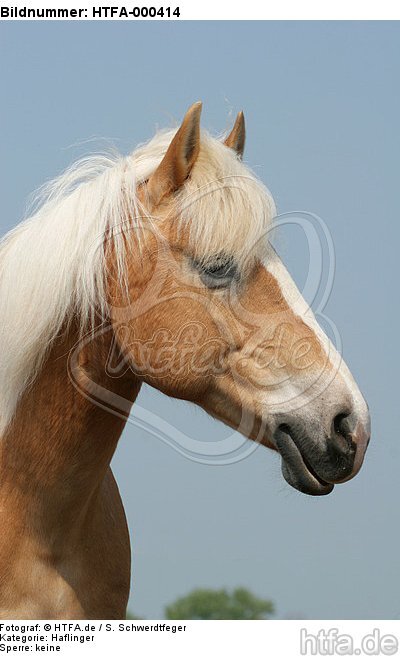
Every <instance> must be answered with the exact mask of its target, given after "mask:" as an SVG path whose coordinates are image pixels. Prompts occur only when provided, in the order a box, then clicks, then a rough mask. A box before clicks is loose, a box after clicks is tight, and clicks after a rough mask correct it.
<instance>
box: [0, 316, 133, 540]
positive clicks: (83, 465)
mask: <svg viewBox="0 0 400 656" xmlns="http://www.w3.org/2000/svg"><path fill="white" fill-rule="evenodd" d="M111 340H112V332H111V331H108V333H107V334H105V335H104V334H103V335H102V336H100V337H97V338H95V339H93V340H92V341H91V342H90V343H89V344H87V345H86V346H85V347H84V348H83V349H82V350H81V352H80V354H79V358H78V367H79V372H78V373H79V375H81V376H82V377H83V378H85V379H87V380H91V381H93V383H94V384H97V385H99V386H101V388H102V389H107V390H108V391H109V393H111V394H112V393H114V394H117V395H119V396H120V397H123V398H124V399H126V400H127V401H126V403H125V410H126V415H125V416H116V415H115V414H113V413H111V412H109V411H108V410H107V409H103V408H102V407H99V406H98V405H96V404H94V403H93V402H92V401H91V400H88V398H86V397H85V396H84V395H82V393H81V392H80V391H78V389H76V387H75V386H74V385H73V384H72V382H71V380H70V378H69V375H68V354H69V352H70V351H71V349H72V348H73V347H74V346H75V344H76V343H77V341H78V331H77V328H76V327H75V328H74V327H72V328H70V329H68V330H67V331H65V334H63V336H62V337H59V338H57V340H56V341H55V343H54V345H53V347H52V348H51V350H50V352H49V354H48V357H47V359H46V362H45V364H44V366H43V368H42V370H41V372H40V374H39V375H38V376H37V378H36V379H35V381H34V383H33V384H32V385H31V386H30V387H29V388H28V389H27V391H26V392H25V394H24V395H23V397H22V399H21V401H20V403H19V405H18V408H17V412H16V415H15V417H14V419H13V420H12V422H11V424H10V426H9V427H8V428H7V429H6V432H5V434H4V435H3V437H2V438H1V439H0V449H1V452H0V453H1V458H0V468H1V469H0V481H1V483H0V502H1V503H0V505H3V507H4V505H5V504H6V505H7V504H11V508H12V513H13V517H16V515H19V516H20V519H21V525H23V526H25V527H26V526H27V524H29V525H30V529H31V530H34V531H35V532H36V533H38V534H40V535H46V534H48V535H51V536H52V539H56V538H55V536H56V535H57V533H58V532H59V531H60V530H62V532H63V534H64V535H65V532H66V531H67V530H69V529H70V530H72V527H73V530H74V531H75V530H77V529H78V530H79V524H80V522H84V521H85V518H86V517H87V515H88V513H90V511H91V510H93V504H95V503H96V498H97V496H98V493H99V491H100V489H101V486H102V483H103V481H104V477H105V475H106V473H107V470H108V467H109V464H110V461H111V458H112V456H113V453H114V451H115V448H116V446H117V442H118V439H119V437H120V435H121V432H122V430H123V428H124V425H125V422H126V418H127V413H129V409H130V406H131V404H132V403H133V401H134V400H135V398H136V396H137V394H138V392H139V388H140V383H138V381H137V380H136V379H134V378H133V376H132V375H130V374H129V372H128V373H126V374H124V376H123V377H121V378H110V377H109V376H108V375H107V373H106V371H105V362H106V361H107V358H106V354H107V352H108V351H109V349H110V346H111Z"/></svg>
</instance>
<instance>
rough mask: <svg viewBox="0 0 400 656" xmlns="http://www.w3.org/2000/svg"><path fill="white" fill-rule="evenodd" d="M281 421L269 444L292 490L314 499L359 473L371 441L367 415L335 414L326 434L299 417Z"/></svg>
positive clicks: (353, 413)
mask: <svg viewBox="0 0 400 656" xmlns="http://www.w3.org/2000/svg"><path fill="white" fill-rule="evenodd" d="M280 419H282V421H281V422H280V423H279V424H278V426H277V428H276V429H275V431H274V433H273V436H272V441H273V443H274V444H275V446H276V448H277V450H278V451H279V453H280V455H281V457H282V474H283V476H284V478H285V480H286V481H287V482H288V483H289V485H291V486H292V487H294V488H295V489H297V490H299V491H300V492H303V493H304V494H310V495H313V496H319V495H324V494H329V493H330V492H332V490H333V488H334V485H335V484H336V483H344V482H346V481H348V480H350V479H351V478H353V477H354V476H355V475H356V474H357V473H358V471H359V470H360V468H361V465H362V463H363V460H364V456H365V452H366V449H367V447H368V443H369V439H370V419H369V415H366V416H364V417H363V418H361V417H359V416H357V414H356V413H355V412H352V413H345V412H343V413H339V414H336V415H335V417H334V418H333V419H332V421H331V422H330V429H329V431H321V430H320V429H319V430H318V428H317V426H316V424H313V423H311V425H307V422H305V421H302V420H301V418H296V419H294V418H293V417H292V418H291V420H287V421H285V419H284V418H283V417H281V418H280Z"/></svg>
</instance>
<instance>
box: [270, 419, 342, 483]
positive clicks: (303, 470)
mask: <svg viewBox="0 0 400 656" xmlns="http://www.w3.org/2000/svg"><path fill="white" fill-rule="evenodd" d="M275 440H276V446H277V449H278V451H279V453H280V455H281V457H282V474H283V477H284V479H285V480H286V482H287V483H289V485H291V486H292V487H294V488H295V489H296V490H298V491H299V492H303V494H309V495H310V496H323V495H326V494H330V493H331V492H332V490H333V488H334V485H333V483H328V482H327V481H324V480H323V479H322V478H321V477H320V476H318V474H317V473H316V472H315V471H314V470H313V469H312V467H311V465H310V464H309V463H308V462H307V461H306V459H305V458H304V457H303V455H302V454H301V452H300V450H299V449H298V448H297V446H296V445H295V443H294V442H293V440H291V438H290V437H289V435H287V434H286V433H284V432H279V434H278V435H276V438H275Z"/></svg>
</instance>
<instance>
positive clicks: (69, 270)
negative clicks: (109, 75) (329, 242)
mask: <svg viewBox="0 0 400 656" xmlns="http://www.w3.org/2000/svg"><path fill="white" fill-rule="evenodd" d="M200 113H201V103H195V104H194V105H193V106H192V107H190V109H189V110H188V112H187V113H186V115H185V117H184V120H183V122H182V124H181V125H180V127H179V129H177V130H167V131H161V132H159V133H157V134H156V136H155V137H154V138H153V139H152V140H151V141H150V142H149V143H147V144H145V145H142V146H140V147H138V148H137V149H136V150H135V151H134V152H133V153H132V154H131V155H129V156H128V157H120V156H106V155H97V156H92V157H87V158H86V159H84V160H82V161H80V162H78V163H77V164H75V165H73V166H72V167H71V168H70V169H68V170H67V171H66V172H65V173H63V174H62V175H61V176H60V177H59V178H57V179H56V180H55V181H53V182H51V183H49V184H48V185H47V186H45V188H44V189H42V194H41V199H40V203H39V205H37V206H36V207H35V208H34V209H33V210H32V212H31V214H30V215H29V216H28V217H27V218H26V219H25V220H24V221H23V222H22V223H21V224H19V225H18V226H17V227H16V228H15V229H14V230H12V231H11V232H10V233H8V234H7V235H6V236H5V238H4V239H3V241H2V243H1V246H0V316H1V325H0V351H1V360H0V434H1V438H0V454H1V457H0V509H1V519H2V521H1V534H0V618H3V619H7V618H9V619H11V618H12V619H49V618H54V619H84V618H85V619H86V618H89V619H122V618H124V617H125V612H126V605H127V601H128V594H129V586H130V564H131V555H130V542H129V535H128V529H127V523H126V519H125V514H124V510H123V506H122V503H121V499H120V495H119V492H118V488H117V484H116V482H115V480H114V477H113V474H112V472H111V469H110V461H111V458H112V456H113V454H114V451H115V449H116V446H117V443H118V440H119V437H120V435H121V433H122V431H123V429H124V426H125V423H126V420H127V417H128V415H129V412H130V408H131V405H132V403H133V402H134V401H135V399H136V397H137V395H138V392H139V389H140V387H141V384H142V383H143V382H144V383H148V384H149V385H151V386H153V387H155V388H157V389H158V390H161V391H162V392H164V393H165V394H167V395H169V396H171V397H175V398H178V399H184V400H188V401H192V402H193V403H195V404H197V405H198V406H201V407H202V408H204V409H205V410H206V412H208V413H209V414H210V415H212V416H213V417H215V418H217V419H219V420H221V421H222V422H224V423H226V424H227V425H229V426H230V427H232V428H233V429H238V430H239V431H240V432H241V433H243V434H244V435H245V436H246V437H247V438H249V440H253V441H255V442H259V443H260V444H262V445H264V446H266V447H268V448H270V449H272V450H274V451H277V452H279V454H280V456H281V458H282V471H283V475H284V477H285V479H286V480H287V481H288V483H290V485H292V486H293V487H294V488H296V489H297V490H300V491H301V492H304V493H306V494H310V495H324V494H328V493H330V492H331V491H332V489H333V487H334V485H335V484H336V483H343V482H344V481H347V480H349V479H350V478H352V477H353V476H354V475H355V474H356V473H357V472H358V471H359V469H360V467H361V464H362V462H363V458H364V454H365V451H366V448H367V444H368V441H369V433H370V429H369V415H368V410H367V405H366V403H365V401H364V399H363V397H362V395H361V393H360V392H359V390H358V388H357V386H356V384H355V382H354V380H353V378H352V376H351V374H350V372H349V370H348V369H347V367H346V365H345V364H344V362H343V361H342V359H341V357H340V355H339V354H338V352H337V351H336V350H335V348H334V347H333V345H332V344H331V342H330V340H329V339H328V337H327V336H326V335H325V333H324V332H323V331H322V330H321V329H320V328H319V326H318V324H317V322H316V320H315V319H314V317H313V315H312V312H311V311H310V310H309V308H308V307H307V305H306V303H305V301H304V300H303V299H302V297H301V295H300V293H299V291H298V290H297V288H296V286H295V284H294V282H293V281H292V280H291V278H290V276H289V274H288V273H287V271H286V269H285V267H284V266H283V264H282V262H281V261H280V259H279V257H278V255H277V254H276V252H275V251H274V249H273V247H272V246H271V244H270V241H269V239H268V236H267V235H268V230H269V228H270V225H271V221H272V219H273V217H274V215H275V205H274V201H273V199H272V197H271V195H270V193H269V192H268V190H267V189H266V188H265V187H264V185H263V184H262V183H261V182H260V181H259V180H258V179H257V178H256V177H255V175H254V174H253V173H252V172H251V171H250V169H249V168H247V167H246V166H245V165H244V164H243V162H242V154H243V148H244V142H245V125H244V118H243V114H242V113H240V114H239V115H238V117H237V119H236V122H235V125H234V127H233V129H232V131H231V132H230V134H229V135H228V136H226V138H225V139H224V138H222V139H217V138H214V137H211V136H210V135H209V134H208V133H206V132H204V131H203V130H200ZM193 326H197V327H199V326H200V327H201V330H200V331H197V333H196V334H197V337H196V339H194V338H193V339H192V340H190V337H188V335H190V334H191V331H190V329H189V330H188V331H187V335H186V338H185V339H177V335H178V334H179V335H182V329H183V328H185V327H189V328H190V327H193ZM160 331H161V332H163V334H164V335H168V336H169V343H170V344H172V346H171V348H172V350H173V357H172V359H171V357H170V356H168V357H166V356H165V348H164V347H165V340H164V342H163V341H162V340H160V339H159V336H160V334H161V333H160ZM194 332H195V331H192V333H194ZM167 341H168V340H167ZM163 349H164V350H163ZM111 351H112V352H113V353H114V354H115V352H116V351H117V357H118V358H119V359H120V360H122V361H123V362H124V363H125V364H126V366H125V367H123V368H122V369H121V371H120V372H119V373H118V375H114V374H113V375H111V374H110V371H109V369H108V368H107V366H106V363H107V361H108V360H109V354H110V352H111ZM161 351H162V352H161ZM143 353H145V357H144V356H143ZM72 356H73V357H72ZM139 360H140V362H139ZM177 362H178V363H179V366H177V365H176V363H177ZM194 362H195V363H197V364H196V366H195V365H194V364H193V363H194ZM162 363H163V365H162ZM161 365H162V366H161ZM172 365H174V366H172ZM120 399H124V403H122V404H121V403H119V401H118V400H120Z"/></svg>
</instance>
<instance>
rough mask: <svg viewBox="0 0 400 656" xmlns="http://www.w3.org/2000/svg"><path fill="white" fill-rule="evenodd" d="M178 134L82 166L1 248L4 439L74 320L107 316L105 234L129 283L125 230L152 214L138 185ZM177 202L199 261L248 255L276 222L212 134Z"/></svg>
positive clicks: (263, 197)
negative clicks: (213, 255)
mask: <svg viewBox="0 0 400 656" xmlns="http://www.w3.org/2000/svg"><path fill="white" fill-rule="evenodd" d="M174 134H175V130H168V131H164V132H160V133H158V134H156V136H155V137H154V138H153V139H152V140H151V141H150V142H149V143H147V144H145V145H143V146H140V147H138V148H137V149H136V150H135V151H134V152H133V153H132V154H131V155H129V156H128V157H122V156H120V155H112V156H111V155H110V156H109V155H101V156H96V155H95V156H89V157H86V158H84V159H82V160H81V161H79V162H77V163H75V164H74V165H72V166H71V167H70V168H69V169H67V170H66V171H65V172H64V173H63V174H62V175H60V176H59V177H58V178H57V179H55V180H54V181H52V182H50V183H48V184H46V185H44V186H43V187H42V188H41V189H40V190H39V193H38V196H37V202H36V209H35V210H34V211H33V212H32V213H31V215H29V216H28V217H27V218H26V219H25V220H24V221H23V222H22V223H20V224H19V225H18V226H17V227H16V228H14V229H13V230H11V231H10V232H9V233H8V234H7V235H6V236H5V237H4V238H3V240H2V241H1V242H0V354H1V355H0V433H1V432H3V431H4V428H5V427H6V426H7V424H8V423H9V421H10V419H11V418H12V416H13V414H14V412H15V409H16V406H17V403H18V400H19V398H20V397H21V394H22V393H23V391H24V389H25V388H26V386H27V384H28V383H29V382H30V381H32V380H33V378H34V376H35V375H36V374H37V372H38V371H39V369H40V367H41V366H42V364H43V362H44V359H45V355H46V352H47V350H48V347H49V345H50V343H51V342H52V340H53V339H54V338H55V336H56V335H57V334H58V333H59V331H60V330H61V328H62V326H63V325H64V323H65V322H66V320H67V318H70V317H71V316H77V317H78V318H79V320H80V323H81V325H82V327H84V326H87V325H88V322H90V317H91V315H92V312H93V309H94V308H95V307H96V308H100V310H101V311H102V312H103V313H104V314H105V315H106V314H107V300H106V290H105V257H106V253H105V249H104V247H103V246H102V245H103V243H104V235H105V234H109V233H111V234H112V235H113V252H114V253H115V257H116V258H117V262H118V271H119V274H120V277H121V283H122V282H123V278H124V271H125V259H126V242H125V239H124V232H125V234H126V228H124V226H127V225H128V223H129V221H130V220H132V218H133V219H134V218H135V217H136V218H138V217H143V214H144V209H143V207H140V204H139V201H138V199H137V193H136V190H137V186H138V185H139V184H140V183H141V182H143V181H144V180H146V179H147V178H148V177H149V176H150V175H151V173H152V172H154V170H155V169H156V167H157V166H158V164H159V163H160V161H161V159H162V157H163V156H164V154H165V152H166V150H167V147H168V145H169V144H170V142H171V140H172V138H173V136H174ZM216 194H217V197H216ZM178 203H179V210H180V211H179V214H178V216H179V220H181V221H184V222H185V223H187V224H188V225H190V234H191V236H192V240H193V244H194V247H195V249H196V251H197V252H198V255H199V257H204V256H206V254H207V253H211V252H212V251H213V252H218V251H219V250H222V249H225V250H226V249H229V250H230V252H234V253H236V254H237V255H238V256H240V254H241V253H242V251H243V250H244V248H245V245H246V244H247V243H250V242H254V241H256V240H257V239H259V238H261V237H262V234H263V233H264V232H265V229H266V227H267V226H268V225H269V223H270V221H271V219H272V217H273V216H274V213H275V206H274V202H273V200H272V197H271V195H270V194H269V192H268V190H267V189H266V188H265V187H264V186H263V185H262V184H261V183H260V182H259V181H258V180H257V179H256V178H255V177H254V176H253V174H252V173H251V172H250V171H249V169H248V168H247V167H246V166H244V164H242V163H241V162H239V160H238V159H237V158H236V156H235V154H234V153H233V152H232V151H230V149H228V148H227V147H226V146H224V145H223V144H222V143H221V142H220V141H218V140H217V139H214V138H212V137H210V136H209V135H208V134H207V133H202V138H201V150H200V155H199V158H198V161H197V162H196V165H195V167H194V169H193V172H192V175H191V177H190V178H189V179H188V181H187V182H186V183H185V185H184V187H183V189H182V191H181V192H180V194H179V195H178ZM138 220H139V219H138ZM121 226H122V227H121Z"/></svg>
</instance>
